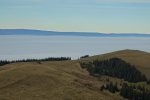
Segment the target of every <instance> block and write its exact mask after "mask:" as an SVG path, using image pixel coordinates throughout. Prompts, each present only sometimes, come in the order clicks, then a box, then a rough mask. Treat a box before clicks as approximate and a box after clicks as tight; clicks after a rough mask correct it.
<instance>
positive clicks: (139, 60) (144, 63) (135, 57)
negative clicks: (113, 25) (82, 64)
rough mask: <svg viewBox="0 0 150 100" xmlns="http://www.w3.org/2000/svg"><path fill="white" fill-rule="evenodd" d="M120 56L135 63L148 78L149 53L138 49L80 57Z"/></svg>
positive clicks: (89, 59)
mask: <svg viewBox="0 0 150 100" xmlns="http://www.w3.org/2000/svg"><path fill="white" fill-rule="evenodd" d="M114 57H116V58H121V59H122V60H124V61H126V62H128V63H130V64H132V65H135V67H136V68H137V69H138V70H140V71H141V72H142V73H143V74H145V75H146V76H147V78H150V53H147V52H143V51H138V50H122V51H116V52H112V53H108V54H103V55H96V56H92V57H88V58H84V59H82V61H92V60H97V59H98V60H104V59H109V58H114Z"/></svg>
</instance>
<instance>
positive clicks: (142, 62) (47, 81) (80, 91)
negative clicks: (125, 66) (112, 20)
mask: <svg viewBox="0 0 150 100" xmlns="http://www.w3.org/2000/svg"><path fill="white" fill-rule="evenodd" d="M112 57H119V58H122V59H123V60H125V61H127V62H129V63H131V64H134V65H135V66H137V68H138V69H139V70H140V71H142V72H143V73H145V74H146V75H147V77H148V76H149V75H150V67H149V65H150V54H149V53H145V52H141V51H132V50H123V51H118V52H113V53H109V54H105V55H101V56H93V57H88V58H84V59H81V60H77V61H43V62H41V63H37V62H18V63H13V64H8V65H5V66H1V68H0V100H123V98H122V97H120V96H119V95H118V94H111V93H109V92H107V91H104V92H102V91H100V87H101V86H102V85H103V84H104V83H105V82H106V78H105V77H101V78H97V77H93V76H90V75H89V73H88V72H87V71H86V70H85V69H82V68H81V67H80V64H79V62H80V61H92V60H94V59H101V60H102V59H107V58H112ZM118 81H120V80H118Z"/></svg>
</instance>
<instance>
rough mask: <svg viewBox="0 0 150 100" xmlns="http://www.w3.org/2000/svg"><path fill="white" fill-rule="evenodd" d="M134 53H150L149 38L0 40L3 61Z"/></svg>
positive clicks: (21, 38)
mask: <svg viewBox="0 0 150 100" xmlns="http://www.w3.org/2000/svg"><path fill="white" fill-rule="evenodd" d="M123 49H134V50H142V51H146V52H150V38H145V37H141V38H140V37H128V38H127V37H80V36H79V37H77V36H76V37H73V36H72V37H71V36H17V35H16V36H15V35H12V36H11V35H1V36H0V60H16V59H27V58H47V57H60V56H65V57H72V58H73V59H77V58H79V57H80V56H83V55H87V54H88V55H98V54H104V53H108V52H112V51H117V50H123Z"/></svg>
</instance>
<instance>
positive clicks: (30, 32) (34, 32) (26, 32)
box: [0, 29, 150, 37]
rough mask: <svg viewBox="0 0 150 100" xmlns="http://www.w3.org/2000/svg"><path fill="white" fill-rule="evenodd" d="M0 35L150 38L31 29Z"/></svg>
mask: <svg viewBox="0 0 150 100" xmlns="http://www.w3.org/2000/svg"><path fill="white" fill-rule="evenodd" d="M0 35H40V36H42V35H43V36H45V35H46V36H88V37H150V34H137V33H110V34H105V33H97V32H57V31H43V30H31V29H0Z"/></svg>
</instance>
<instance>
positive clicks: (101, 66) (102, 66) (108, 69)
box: [80, 58, 147, 82]
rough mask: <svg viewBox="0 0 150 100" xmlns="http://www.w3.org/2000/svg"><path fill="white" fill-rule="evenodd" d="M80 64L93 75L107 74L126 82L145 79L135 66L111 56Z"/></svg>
mask: <svg viewBox="0 0 150 100" xmlns="http://www.w3.org/2000/svg"><path fill="white" fill-rule="evenodd" d="M80 64H81V67H82V68H86V69H87V70H88V71H89V73H90V74H91V75H94V76H100V75H107V76H111V77H117V78H121V79H124V80H125V81H128V82H141V81H147V79H146V77H145V75H143V74H142V73H141V72H140V71H138V70H137V69H136V68H135V66H133V65H130V64H129V63H126V62H125V61H123V60H122V59H119V58H111V59H108V60H103V61H98V60H95V61H93V62H89V63H80Z"/></svg>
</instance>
